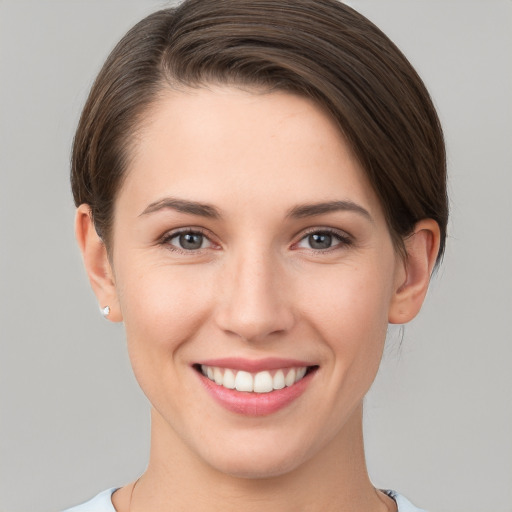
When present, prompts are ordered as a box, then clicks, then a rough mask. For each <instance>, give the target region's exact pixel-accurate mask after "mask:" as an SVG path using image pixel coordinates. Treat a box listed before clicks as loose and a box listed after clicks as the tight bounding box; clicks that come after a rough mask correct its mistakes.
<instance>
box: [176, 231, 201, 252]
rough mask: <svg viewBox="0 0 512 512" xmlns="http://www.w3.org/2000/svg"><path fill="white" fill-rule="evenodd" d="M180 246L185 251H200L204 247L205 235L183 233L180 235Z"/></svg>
mask: <svg viewBox="0 0 512 512" xmlns="http://www.w3.org/2000/svg"><path fill="white" fill-rule="evenodd" d="M180 245H181V247H183V249H190V250H194V249H200V248H201V245H203V235H201V234H200V233H183V234H181V235H180Z"/></svg>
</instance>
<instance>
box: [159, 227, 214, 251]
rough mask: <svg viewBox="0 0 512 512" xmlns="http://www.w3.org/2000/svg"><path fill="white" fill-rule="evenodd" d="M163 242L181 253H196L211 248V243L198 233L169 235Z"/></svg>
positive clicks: (188, 232) (186, 232) (183, 232)
mask: <svg viewBox="0 0 512 512" xmlns="http://www.w3.org/2000/svg"><path fill="white" fill-rule="evenodd" d="M163 242H164V243H165V244H168V245H171V246H172V248H173V249H177V250H182V251H198V250H200V249H205V248H207V247H211V246H212V242H211V241H210V240H209V239H208V237H207V236H206V235H204V234H203V233H201V232H200V231H181V232H179V233H174V234H173V233H171V234H169V235H168V236H166V237H165V238H164V240H163Z"/></svg>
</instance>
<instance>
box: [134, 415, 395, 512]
mask: <svg viewBox="0 0 512 512" xmlns="http://www.w3.org/2000/svg"><path fill="white" fill-rule="evenodd" d="M389 505H390V503H389V502H388V501H387V499H386V498H383V496H382V494H380V493H379V492H377V491H376V490H375V489H374V487H373V486H372V485H371V482H370V480H369V477H368V473H367V469H366V464H365V459H364V447H363V436H362V407H359V408H358V409H357V410H356V411H355V412H354V414H353V415H352V416H351V418H350V420H349V421H348V422H347V424H346V426H345V428H344V429H343V431H342V432H340V433H339V434H338V435H337V436H336V437H335V438H334V439H332V440H331V441H330V442H328V443H326V445H325V447H324V448H323V449H322V450H321V451H320V452H318V453H317V454H316V455H315V456H314V457H313V458H311V459H309V460H307V461H305V462H304V463H302V464H301V465H300V466H299V467H297V468H295V469H293V470H292V471H289V472H287V473H285V474H282V475H278V476H273V477H270V478H240V477H237V476H232V475H228V474H225V473H222V472H220V471H217V470H216V469H215V468H213V467H211V466H209V465H207V464H206V463H205V462H204V461H202V460H200V459H199V458H198V457H197V456H196V455H195V454H194V453H193V452H191V451H190V449H189V448H188V447H187V445H186V444H185V443H184V442H183V441H182V440H181V439H180V438H179V437H178V436H177V435H176V433H174V432H170V431H169V427H168V425H167V424H166V423H165V421H164V420H163V418H162V417H161V416H160V415H159V414H158V413H157V412H156V411H154V410H153V411H152V443H151V453H150V462H149V465H148V469H147V471H146V473H145V474H144V475H143V476H142V477H141V479H140V481H139V482H138V483H137V488H136V492H135V493H134V496H133V502H132V506H131V512H137V511H138V510H144V509H145V510H159V511H162V512H164V511H171V510H187V511H190V512H194V511H200V510H209V511H212V512H217V511H219V512H220V511H222V512H231V511H233V512H234V511H237V512H238V511H239V510H244V511H246V512H253V511H254V512H255V511H260V510H262V509H268V510H275V511H279V512H291V511H296V510H305V511H306V510H307V511H308V512H315V511H322V512H327V511H331V510H332V511H336V512H343V511H348V510H351V511H353V510H364V511H382V510H390V509H391V508H388V506H389Z"/></svg>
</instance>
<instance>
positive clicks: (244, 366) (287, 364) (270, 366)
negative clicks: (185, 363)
mask: <svg viewBox="0 0 512 512" xmlns="http://www.w3.org/2000/svg"><path fill="white" fill-rule="evenodd" d="M196 364H198V365H205V366H216V367H218V368H230V369H231V370H242V371H246V372H250V373H256V372H262V371H265V370H279V369H281V368H301V367H306V366H315V365H314V364H311V363H310V362H307V361H301V360H298V359H284V358H276V357H267V358H263V359H244V358H241V357H223V358H218V359H205V360H203V361H197V363H196Z"/></svg>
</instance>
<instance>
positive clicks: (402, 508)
mask: <svg viewBox="0 0 512 512" xmlns="http://www.w3.org/2000/svg"><path fill="white" fill-rule="evenodd" d="M382 492H385V493H386V494H387V495H388V496H389V497H390V498H393V499H394V500H395V502H396V507H397V509H398V512H426V511H425V510H423V509H422V508H418V507H415V506H414V505H413V504H412V503H411V502H410V501H409V500H408V499H407V498H404V497H403V496H402V495H401V494H398V493H397V492H395V491H389V490H383V491H382Z"/></svg>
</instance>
